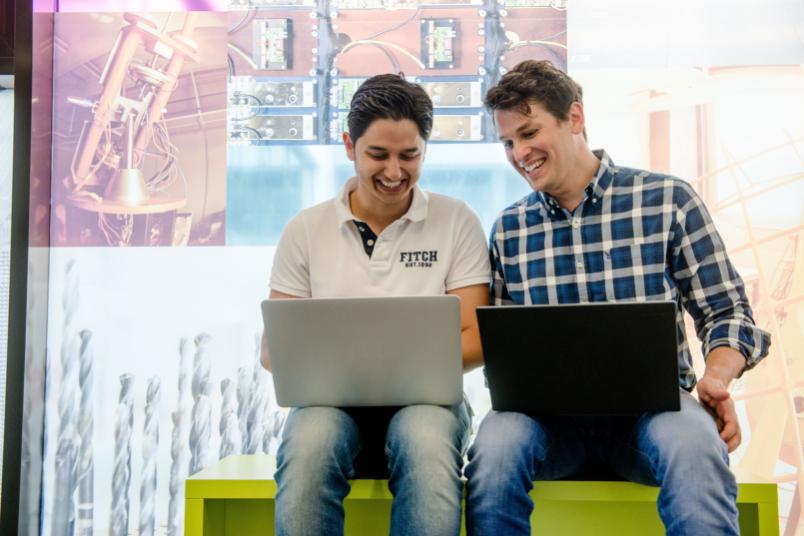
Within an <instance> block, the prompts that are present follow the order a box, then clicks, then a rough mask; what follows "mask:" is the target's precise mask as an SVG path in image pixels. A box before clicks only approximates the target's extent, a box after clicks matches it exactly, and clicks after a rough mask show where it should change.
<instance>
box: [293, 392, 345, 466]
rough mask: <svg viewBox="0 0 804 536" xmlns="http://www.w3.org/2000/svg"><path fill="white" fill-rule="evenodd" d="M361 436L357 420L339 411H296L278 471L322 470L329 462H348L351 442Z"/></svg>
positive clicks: (318, 408) (327, 409) (316, 409)
mask: <svg viewBox="0 0 804 536" xmlns="http://www.w3.org/2000/svg"><path fill="white" fill-rule="evenodd" d="M356 437H357V428H356V425H355V423H354V421H353V420H352V419H351V417H349V416H348V415H347V414H346V413H345V412H343V411H342V410H339V409H337V408H326V407H310V408H301V409H297V410H294V412H293V413H292V414H291V415H290V416H289V417H288V422H287V424H286V425H285V433H284V437H283V439H282V443H281V444H280V446H279V451H278V453H277V465H278V469H279V470H282V471H288V470H290V471H293V470H294V469H293V468H298V470H301V471H305V472H311V471H320V470H323V469H324V468H325V466H326V465H327V464H328V463H330V464H331V463H341V464H343V463H345V462H347V461H348V462H349V463H351V459H349V460H346V458H348V457H349V455H350V452H351V445H350V443H351V442H352V441H353V438H356Z"/></svg>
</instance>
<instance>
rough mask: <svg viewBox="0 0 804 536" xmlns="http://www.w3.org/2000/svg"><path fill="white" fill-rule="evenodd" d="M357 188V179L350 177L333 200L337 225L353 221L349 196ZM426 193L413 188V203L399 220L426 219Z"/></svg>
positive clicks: (416, 186) (415, 186)
mask: <svg viewBox="0 0 804 536" xmlns="http://www.w3.org/2000/svg"><path fill="white" fill-rule="evenodd" d="M355 188H357V177H352V178H351V179H349V180H348V181H346V184H344V185H343V188H341V191H340V193H339V194H338V197H336V198H335V213H336V214H337V217H338V224H339V225H344V224H345V223H347V222H350V221H354V220H355V219H357V218H355V215H354V214H352V209H351V207H349V194H350V193H352V192H353V191H354V189H355ZM428 201H429V199H428V196H427V192H425V191H424V190H422V189H421V188H419V185H418V184H417V185H414V186H413V201H412V202H411V203H410V207H409V208H408V211H407V212H405V213H404V214H403V215H402V217H401V218H399V219H400V220H410V221H423V220H424V219H425V218H426V217H427V206H428Z"/></svg>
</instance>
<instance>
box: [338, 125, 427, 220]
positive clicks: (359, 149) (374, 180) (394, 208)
mask: <svg viewBox="0 0 804 536" xmlns="http://www.w3.org/2000/svg"><path fill="white" fill-rule="evenodd" d="M343 142H344V145H345V147H346V154H347V156H348V157H349V160H352V161H353V162H354V163H355V173H356V174H357V179H358V181H357V188H356V190H355V191H354V192H353V196H352V203H353V207H352V211H353V212H354V213H355V216H359V214H360V213H361V212H362V213H364V214H365V213H367V214H370V215H373V216H375V217H382V218H391V219H396V218H399V217H400V216H402V215H403V214H404V213H405V212H406V211H407V210H408V208H409V207H410V203H411V200H412V199H413V187H414V186H415V184H416V183H417V182H418V180H419V175H420V173H421V166H422V161H423V160H424V151H425V141H424V139H423V138H422V137H421V135H420V134H419V129H418V127H417V126H416V123H414V122H413V121H411V120H410V119H401V120H399V121H395V120H393V119H376V120H374V121H373V122H372V123H371V124H370V125H369V127H368V128H367V129H366V130H365V132H363V134H362V135H361V136H360V137H359V138H358V139H357V142H355V143H353V142H352V139H351V137H350V136H349V134H348V133H344V135H343Z"/></svg>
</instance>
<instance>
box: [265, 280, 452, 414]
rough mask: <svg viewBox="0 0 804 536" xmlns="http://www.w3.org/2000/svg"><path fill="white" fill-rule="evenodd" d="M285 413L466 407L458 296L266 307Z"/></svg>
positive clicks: (283, 303) (290, 301)
mask: <svg viewBox="0 0 804 536" xmlns="http://www.w3.org/2000/svg"><path fill="white" fill-rule="evenodd" d="M262 313H263V320H264V324H265V333H266V336H267V340H268V352H269V355H270V358H271V371H272V372H273V378H274V387H275V390H276V398H277V402H278V403H279V405H280V406H286V407H302V406H338V407H350V406H407V405H411V404H436V405H442V406H449V405H454V404H458V403H459V402H460V401H461V399H462V396H463V367H462V361H461V318H460V302H459V300H458V297H457V296H447V295H444V296H416V297H412V296H406V297H383V298H323V299H288V300H265V301H263V302H262Z"/></svg>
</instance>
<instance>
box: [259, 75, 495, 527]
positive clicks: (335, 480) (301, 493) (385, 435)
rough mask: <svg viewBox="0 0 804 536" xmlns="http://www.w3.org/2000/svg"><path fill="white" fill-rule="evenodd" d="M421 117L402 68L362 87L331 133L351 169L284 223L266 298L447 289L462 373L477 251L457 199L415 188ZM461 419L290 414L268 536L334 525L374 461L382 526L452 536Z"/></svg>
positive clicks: (423, 130)
mask: <svg viewBox="0 0 804 536" xmlns="http://www.w3.org/2000/svg"><path fill="white" fill-rule="evenodd" d="M432 124H433V107H432V102H431V101H430V98H429V97H428V96H427V94H426V93H425V92H424V90H423V89H422V88H421V87H419V86H417V85H415V84H411V83H409V82H407V81H406V80H404V78H402V77H400V76H397V75H380V76H375V77H373V78H370V79H369V80H367V81H366V82H364V83H363V85H362V86H360V88H359V89H358V91H357V92H356V93H355V95H354V97H353V99H352V103H351V109H350V111H349V117H348V128H349V132H348V133H345V134H344V136H343V141H344V145H345V147H346V153H347V155H348V157H349V159H350V160H352V161H354V163H355V176H354V177H352V178H351V179H350V180H349V181H348V182H347V183H346V185H345V186H344V188H343V190H342V191H341V193H340V194H339V195H338V197H337V198H335V199H332V200H330V201H327V202H325V203H322V204H320V205H316V206H314V207H312V208H309V209H307V210H304V211H302V212H301V213H299V214H298V215H297V216H296V217H295V218H293V219H292V220H291V221H290V222H289V223H288V225H287V227H286V228H285V230H284V231H283V233H282V237H281V239H280V240H279V245H278V247H277V251H276V255H275V257H274V265H273V270H272V272H271V298H310V297H315V298H324V297H357V296H411V295H439V294H445V293H446V294H455V295H457V296H459V297H460V299H461V339H462V340H461V342H462V348H463V362H464V369H465V370H469V369H471V368H473V367H476V366H479V365H480V364H481V363H482V354H481V350H480V340H479V337H478V330H477V319H476V316H475V308H476V307H477V306H478V305H485V304H487V303H488V285H489V278H490V268H489V258H488V251H487V248H486V238H485V233H484V232H483V230H482V228H481V225H480V221H479V220H478V218H477V215H476V214H475V213H474V212H473V211H472V210H471V209H470V208H469V207H468V206H467V205H466V203H464V202H462V201H458V200H456V199H452V198H449V197H446V196H442V195H438V194H434V193H425V192H423V191H422V190H420V189H419V188H418V187H417V186H416V182H417V181H418V179H419V174H420V171H421V166H422V161H423V160H424V153H425V148H426V141H427V138H428V137H429V135H430V131H431V129H432ZM263 348H265V345H263ZM263 365H265V367H266V368H270V358H269V356H268V355H267V351H263ZM426 372H427V371H422V373H423V374H426ZM469 424H470V417H469V412H468V408H467V407H466V405H465V404H460V405H459V406H455V407H441V406H430V405H416V406H407V407H402V408H397V407H395V408H333V407H307V408H295V409H293V410H291V412H290V414H289V415H288V419H287V424H286V425H285V431H284V436H283V439H282V443H281V445H280V447H279V453H278V456H277V472H276V481H277V486H278V490H277V497H276V533H277V535H279V536H289V535H305V536H307V535H316V536H320V535H327V534H335V535H340V534H343V526H344V515H343V504H342V502H343V499H344V497H345V496H346V495H347V493H348V492H349V482H348V480H349V479H350V478H354V477H355V475H356V470H357V472H358V473H357V474H361V471H362V470H365V469H369V470H371V467H370V466H371V459H372V458H374V459H376V458H380V459H381V460H382V465H384V466H385V467H383V469H384V470H385V471H387V476H388V486H389V488H390V490H391V492H392V493H393V495H394V502H393V506H392V509H391V534H393V535H403V534H404V535H407V534H410V535H427V536H439V535H450V536H451V535H457V534H459V532H460V526H461V501H462V498H463V486H462V483H461V466H462V462H463V452H464V449H465V447H466V441H467V438H468V435H469ZM362 474H365V473H362Z"/></svg>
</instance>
